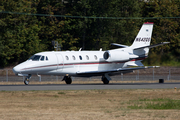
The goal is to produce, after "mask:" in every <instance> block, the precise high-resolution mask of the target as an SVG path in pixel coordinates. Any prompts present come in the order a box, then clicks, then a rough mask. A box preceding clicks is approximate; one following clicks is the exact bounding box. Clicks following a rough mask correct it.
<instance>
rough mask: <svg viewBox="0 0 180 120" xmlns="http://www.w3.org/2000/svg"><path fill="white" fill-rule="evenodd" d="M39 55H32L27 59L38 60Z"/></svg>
mask: <svg viewBox="0 0 180 120" xmlns="http://www.w3.org/2000/svg"><path fill="white" fill-rule="evenodd" d="M40 57H41V55H33V56H32V57H30V58H29V59H28V60H32V61H39V59H40Z"/></svg>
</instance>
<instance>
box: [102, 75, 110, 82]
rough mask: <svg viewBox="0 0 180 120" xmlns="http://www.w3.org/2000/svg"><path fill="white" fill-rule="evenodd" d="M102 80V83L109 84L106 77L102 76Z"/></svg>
mask: <svg viewBox="0 0 180 120" xmlns="http://www.w3.org/2000/svg"><path fill="white" fill-rule="evenodd" d="M102 81H103V83H104V84H109V80H108V79H107V78H106V77H104V76H103V77H102Z"/></svg>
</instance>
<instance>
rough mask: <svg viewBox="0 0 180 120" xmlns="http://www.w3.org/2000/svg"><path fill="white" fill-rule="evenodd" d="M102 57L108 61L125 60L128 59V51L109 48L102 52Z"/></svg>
mask: <svg viewBox="0 0 180 120" xmlns="http://www.w3.org/2000/svg"><path fill="white" fill-rule="evenodd" d="M103 58H104V59H105V60H106V61H108V62H118V61H127V60H129V53H127V52H123V51H119V50H110V51H106V52H104V55H103Z"/></svg>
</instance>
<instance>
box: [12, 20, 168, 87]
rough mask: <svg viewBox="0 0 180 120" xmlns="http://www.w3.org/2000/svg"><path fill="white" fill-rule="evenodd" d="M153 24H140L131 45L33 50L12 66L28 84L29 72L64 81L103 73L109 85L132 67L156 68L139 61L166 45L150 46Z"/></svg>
mask: <svg viewBox="0 0 180 120" xmlns="http://www.w3.org/2000/svg"><path fill="white" fill-rule="evenodd" d="M152 31H153V23H150V22H146V23H144V24H143V25H142V27H141V29H140V31H139V33H138V35H137V36H136V38H135V40H134V42H133V44H132V45H131V46H126V45H122V44H117V43H112V45H115V46H117V47H118V48H117V49H112V50H107V51H102V49H100V50H99V51H81V50H79V51H50V52H40V53H36V54H35V55H33V56H32V57H30V58H29V59H28V60H27V61H25V62H23V63H21V64H19V65H17V66H15V67H14V68H13V72H14V73H15V74H16V75H18V76H25V80H24V84H25V85H28V84H29V79H30V78H31V76H32V75H60V76H64V78H63V80H64V81H65V82H66V84H71V83H72V79H71V77H72V76H73V77H91V76H102V78H101V79H102V82H103V83H104V84H109V81H110V80H111V78H110V76H112V75H116V74H121V73H129V72H133V70H138V69H146V68H155V67H158V66H144V65H143V64H142V63H141V61H142V60H144V59H145V58H147V57H148V53H149V49H150V48H153V47H157V46H160V45H164V44H168V43H169V42H162V43H159V44H155V45H150V42H151V36H152Z"/></svg>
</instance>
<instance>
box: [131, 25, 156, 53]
mask: <svg viewBox="0 0 180 120" xmlns="http://www.w3.org/2000/svg"><path fill="white" fill-rule="evenodd" d="M152 31H153V23H152V22H146V23H144V24H143V25H142V27H141V29H140V31H139V33H138V35H137V36H136V38H135V40H134V42H133V44H132V45H131V46H130V47H131V48H132V49H137V48H141V47H144V46H149V45H150V42H151V36H152ZM148 53H149V48H142V49H138V50H134V54H136V55H139V56H141V55H142V56H147V55H148Z"/></svg>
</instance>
